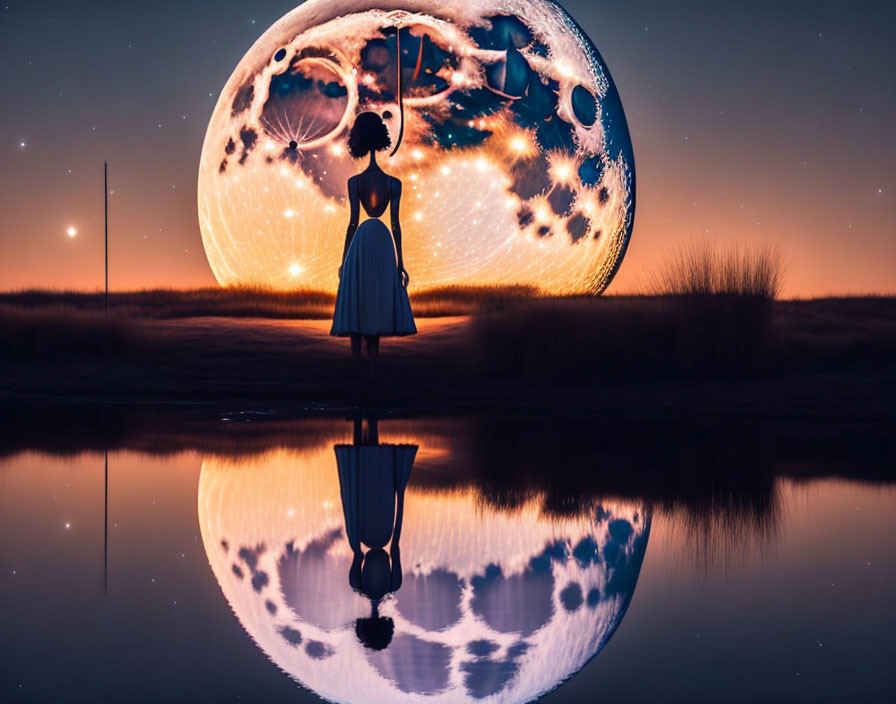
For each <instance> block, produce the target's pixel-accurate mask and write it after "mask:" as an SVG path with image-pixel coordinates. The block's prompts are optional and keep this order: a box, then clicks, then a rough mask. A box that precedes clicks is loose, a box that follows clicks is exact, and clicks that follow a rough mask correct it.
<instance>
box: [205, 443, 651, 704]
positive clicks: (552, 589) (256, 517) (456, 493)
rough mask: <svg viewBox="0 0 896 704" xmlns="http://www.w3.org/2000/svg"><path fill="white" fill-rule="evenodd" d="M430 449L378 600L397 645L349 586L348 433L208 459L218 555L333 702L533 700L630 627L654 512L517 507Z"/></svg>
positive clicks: (256, 617)
mask: <svg viewBox="0 0 896 704" xmlns="http://www.w3.org/2000/svg"><path fill="white" fill-rule="evenodd" d="M411 440H412V439H411ZM398 441H399V442H407V441H408V439H399V440H398ZM427 458H435V459H440V457H439V448H433V447H426V446H425V445H423V444H422V443H421V445H420V447H419V450H418V452H417V465H416V466H415V468H414V469H413V471H412V473H411V479H410V483H409V484H408V488H407V491H406V492H405V497H404V522H403V530H402V533H401V561H402V564H403V574H404V579H403V583H402V584H401V586H400V588H398V589H397V590H396V591H395V592H394V593H393V594H391V595H389V596H387V597H386V599H385V600H384V601H383V602H382V603H380V605H379V607H378V608H379V614H380V615H381V616H382V617H385V618H388V619H391V621H392V622H393V624H394V635H392V637H391V641H390V642H389V643H388V645H387V646H386V647H384V648H383V649H380V650H375V649H371V648H368V647H365V646H364V645H363V644H362V642H361V641H360V640H359V636H358V635H357V634H356V620H357V619H359V618H365V617H367V616H369V615H370V613H371V602H370V601H369V600H368V599H367V598H365V597H364V596H363V595H362V594H361V593H359V592H357V591H355V590H353V589H352V588H351V586H350V585H349V572H350V568H351V565H352V550H351V548H350V547H349V543H348V540H347V538H346V528H345V523H344V518H343V495H342V494H341V493H340V479H339V474H338V470H337V461H336V458H335V456H334V448H333V446H332V445H324V446H317V447H314V448H310V449H307V450H301V451H292V450H278V451H273V452H270V453H268V454H266V455H264V456H260V457H255V458H251V459H246V460H241V461H232V460H224V459H214V458H211V459H207V460H205V461H203V464H202V472H201V475H200V479H199V524H200V528H201V532H202V541H203V544H204V546H205V550H206V553H207V555H208V560H209V563H210V565H211V567H212V570H213V571H214V574H215V577H216V579H217V580H218V583H219V584H220V586H221V589H222V591H223V593H224V595H225V596H226V598H227V601H228V602H229V604H230V606H231V608H232V609H233V612H234V613H235V614H236V617H237V618H238V619H239V620H240V622H241V624H242V625H243V627H244V628H245V629H246V631H247V633H248V634H249V635H250V636H251V637H252V638H253V639H254V641H255V642H256V643H257V644H258V646H259V647H260V648H261V649H262V650H263V651H264V652H265V653H266V654H267V656H268V657H269V658H270V659H271V660H272V661H273V662H274V663H275V664H276V665H277V666H278V667H279V668H281V669H282V670H283V671H284V672H286V673H287V674H288V675H290V676H291V677H292V678H294V679H295V680H296V681H297V682H299V683H301V684H302V685H304V686H306V687H308V688H309V689H311V690H313V691H314V692H316V693H317V694H318V695H320V696H321V697H323V698H325V699H327V700H330V701H335V702H346V703H349V702H359V703H360V702H371V701H375V702H421V701H425V702H432V703H433V704H435V703H438V702H466V701H479V700H482V699H486V698H487V701H489V702H526V701H531V700H532V699H534V698H536V697H538V696H539V695H541V694H544V693H545V692H547V691H550V690H552V689H553V688H555V687H556V686H557V685H558V684H560V683H561V682H562V681H563V680H565V679H566V678H568V677H570V676H571V675H572V674H574V673H575V672H577V671H578V670H579V669H581V668H582V667H583V666H584V665H585V663H587V662H588V661H589V660H590V659H591V658H592V657H594V656H595V655H596V654H597V653H598V652H599V651H600V650H601V648H603V646H604V645H605V644H606V643H607V641H608V640H609V639H610V637H611V636H612V634H613V633H614V631H615V630H616V628H617V626H618V625H619V623H620V622H621V620H622V617H623V615H624V614H625V611H626V609H627V607H628V605H629V603H630V601H631V598H632V594H633V592H634V589H635V585H636V583H637V580H638V575H639V572H640V568H641V562H642V560H643V557H644V552H645V550H646V547H647V541H648V536H649V533H650V513H649V511H647V510H645V508H644V507H643V506H639V505H637V504H633V503H624V502H618V503H602V504H595V505H594V506H592V507H591V508H590V509H588V510H586V511H585V512H584V513H583V514H581V515H575V516H570V517H555V516H548V515H545V514H544V513H543V512H542V510H541V508H540V506H539V505H538V503H537V502H536V501H535V500H533V501H531V502H529V503H527V504H525V505H523V506H522V507H521V508H518V509H516V510H508V511H503V510H499V509H496V508H492V507H489V506H488V505H484V504H483V502H482V500H481V497H480V496H479V495H478V494H477V492H476V490H474V489H471V488H458V489H450V488H449V489H446V488H437V489H434V488H432V487H428V486H426V482H425V475H426V472H427V469H426V462H427ZM415 473H416V476H415Z"/></svg>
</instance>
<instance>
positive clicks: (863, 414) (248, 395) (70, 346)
mask: <svg viewBox="0 0 896 704" xmlns="http://www.w3.org/2000/svg"><path fill="white" fill-rule="evenodd" d="M735 302H736V301H735ZM722 303H723V304H725V301H724V300H723V301H722ZM675 305H676V303H675V301H674V300H673V299H664V298H655V297H654V298H650V297H645V298H619V299H613V298H604V299H591V300H584V299H554V300H544V299H524V300H522V301H519V300H516V299H512V300H511V301H510V303H509V304H505V305H504V307H501V306H500V305H499V306H498V307H492V308H491V309H489V308H486V309H485V310H484V312H483V313H479V314H477V315H474V316H472V317H468V316H460V317H440V318H421V319H420V320H419V321H418V323H419V328H420V334H419V335H417V336H416V337H413V338H410V339H403V338H387V339H384V340H383V342H382V346H381V365H380V369H379V373H378V375H377V378H376V380H374V381H371V380H369V379H365V378H359V377H358V376H357V375H356V373H355V372H354V370H353V366H352V362H351V356H350V352H349V346H348V343H347V341H346V340H344V339H336V338H332V337H330V336H329V334H328V331H329V322H328V321H326V320H294V319H284V320H277V319H270V318H244V317H232V316H230V317H220V316H217V317H188V318H173V319H164V320H160V319H146V318H142V317H139V316H133V315H113V316H110V317H109V318H108V319H106V318H105V317H104V316H102V314H98V313H92V314H89V317H87V318H84V319H79V318H77V315H74V314H69V313H66V312H65V311H60V310H59V309H57V308H54V307H51V308H48V309H41V308H38V309H31V310H28V311H26V312H24V313H22V312H13V313H7V314H5V315H6V317H5V318H4V317H3V316H0V332H3V334H2V335H0V345H2V349H0V362H2V363H0V407H14V406H18V405H29V406H46V407H53V406H59V407H72V406H82V407H87V406H101V407H109V408H155V409H166V408H169V409H180V410H181V411H184V410H188V411H190V412H193V411H196V412H201V413H209V414H216V413H222V412H227V411H231V410H233V409H237V410H243V411H252V410H259V411H268V410H270V411H275V412H277V413H280V414H284V415H296V414H298V415H314V414H340V413H347V412H351V411H352V410H353V409H358V408H362V409H376V410H379V411H390V412H398V413H406V414H411V415H427V414H429V415H433V414H441V415H444V414H448V415H454V414H469V413H488V414H520V415H526V414H529V415H558V416H566V417H576V416H582V415H587V416H589V417H592V418H603V419H617V420H622V419H629V420H637V421H649V420H656V421H675V420H679V419H682V418H687V419H690V420H700V419H702V420H713V419H729V420H737V421H744V420H746V419H764V420H788V421H824V422H838V423H839V422H869V423H886V422H892V421H893V420H894V418H896V413H894V411H896V400H894V399H896V299H893V298H880V299H875V298H866V299H830V300H817V301H782V302H776V303H774V304H773V305H774V308H773V309H772V312H771V322H770V323H769V325H770V331H771V332H770V333H768V334H767V335H765V337H766V338H767V340H765V341H763V342H762V344H761V345H753V343H752V337H747V338H746V340H747V342H748V343H749V345H750V346H752V347H755V349H754V350H751V354H752V355H753V356H754V357H755V359H757V360H759V362H761V366H760V367H757V368H753V367H752V366H751V367H749V368H747V367H744V368H743V369H739V368H737V367H728V368H724V369H721V370H720V369H718V368H714V367H713V366H712V365H711V364H710V363H709V362H711V361H712V360H709V361H708V362H707V360H702V359H699V358H697V362H698V363H699V364H702V365H703V366H699V364H698V366H696V367H693V368H687V367H682V366H680V364H679V363H678V362H676V359H675V355H676V353H677V352H678V351H677V349H676V345H677V343H676V336H680V335H681V334H682V333H681V330H682V329H685V330H687V328H681V327H678V328H676V327H675V326H676V325H677V324H678V323H676V311H680V310H681V309H680V308H676V307H675ZM18 310H20V311H21V309H18ZM720 310H722V312H724V313H727V312H728V309H727V308H721V309H720ZM709 312H710V313H711V314H713V315H715V312H714V311H712V310H710V311H709ZM0 313H2V311H0ZM483 321H485V322H483ZM685 322H686V323H688V322H689V321H685ZM3 324H5V325H6V326H7V327H6V328H5V329H4V328H2V325H3ZM714 330H715V328H712V329H710V331H709V332H707V333H704V332H703V331H698V334H697V336H696V337H695V338H694V339H695V340H697V341H698V342H700V343H701V344H703V343H704V342H705V343H706V344H716V342H717V341H718V339H717V338H716V337H714V335H716V334H720V335H724V334H726V329H725V328H719V330H718V333H717V332H714ZM735 332H736V333H737V334H738V335H741V336H743V333H742V332H740V331H738V330H736V329H735ZM722 351H723V352H726V350H725V349H723V350H722ZM734 351H735V352H737V351H739V350H738V348H734Z"/></svg>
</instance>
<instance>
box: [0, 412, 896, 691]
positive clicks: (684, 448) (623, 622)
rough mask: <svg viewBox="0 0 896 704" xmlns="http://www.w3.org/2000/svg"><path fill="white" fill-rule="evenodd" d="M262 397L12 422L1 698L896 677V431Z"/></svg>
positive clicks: (767, 685) (869, 684)
mask: <svg viewBox="0 0 896 704" xmlns="http://www.w3.org/2000/svg"><path fill="white" fill-rule="evenodd" d="M249 420H250V419H247V418H243V417H240V416H235V417H228V418H222V419H220V420H219V421H217V422H216V423H215V424H213V425H211V426H203V427H202V428H201V429H199V430H196V429H193V428H191V429H190V431H184V430H182V429H180V430H179V429H177V427H176V424H175V425H174V426H170V427H171V428H173V429H171V430H169V431H166V432H162V431H159V432H153V433H145V434H142V435H141V433H139V432H137V433H134V432H129V433H127V434H124V435H123V434H122V433H119V437H117V438H116V440H115V442H111V441H108V443H109V444H111V445H112V446H113V448H114V449H112V450H110V451H109V453H108V511H105V508H104V507H105V505H106V497H107V495H106V473H105V454H104V452H103V449H102V446H103V445H102V443H100V445H97V442H96V441H94V440H87V439H86V438H85V439H82V440H80V441H79V440H78V438H74V439H68V440H65V441H64V442H63V441H61V440H60V439H59V437H57V436H55V435H52V434H51V435H47V437H48V438H49V439H48V440H47V442H46V445H47V447H46V448H44V449H45V450H46V449H51V450H52V452H44V451H35V450H34V448H33V447H31V445H33V444H35V443H34V442H33V441H29V440H22V441H21V442H20V443H18V446H17V444H16V442H15V441H7V442H6V443H5V444H4V447H5V448H6V449H5V451H6V454H5V456H4V457H3V458H2V459H0V624H2V633H3V640H2V645H0V700H2V701H4V702H6V701H73V700H84V701H101V700H110V701H171V700H181V701H199V700H236V699H239V700H246V701H266V702H269V701H317V700H319V699H318V697H323V698H325V699H328V700H332V701H339V702H403V701H408V702H411V701H427V702H440V701H474V700H486V701H490V702H491V701H501V702H523V701H530V700H532V699H534V698H538V697H543V698H544V700H545V701H552V702H576V701H586V700H594V699H597V698H598V697H599V698H600V699H602V700H605V701H617V700H623V699H624V700H626V701H647V700H664V701H672V700H677V701H720V700H729V701H733V700H742V701H753V700H757V699H762V700H766V701H768V700H772V701H793V700H804V701H820V700H829V701H856V700H859V699H864V700H865V701H885V700H891V701H892V700H893V697H894V696H896V684H894V678H893V676H892V666H893V663H894V662H896V657H894V656H896V647H894V640H893V633H894V632H896V603H894V598H893V592H894V588H896V548H894V542H893V533H894V528H896V484H894V483H891V480H892V479H893V478H894V475H892V474H889V475H888V473H889V472H892V467H891V466H890V465H889V459H890V458H891V457H892V452H891V448H890V445H889V441H888V440H887V439H886V438H884V440H880V438H877V439H876V440H873V441H872V440H869V437H868V434H867V433H866V432H865V431H862V430H858V431H855V430H853V431H848V432H839V431H838V432H824V433H819V432H818V431H817V430H814V429H809V430H803V431H793V432H791V431H787V432H778V431H777V430H775V431H772V430H770V429H768V428H750V429H737V430H731V429H719V428H712V429H705V428H701V429H697V430H693V431H684V430H670V429H665V430H657V429H642V430H632V429H631V428H627V429H619V428H603V427H601V426H600V425H599V424H597V423H586V422H583V423H574V424H570V423H565V422H557V423H547V424H545V423H541V422H538V421H527V422H522V423H521V422H516V421H483V420H446V421H438V420H398V419H386V420H380V421H379V422H376V421H374V422H370V421H369V419H363V420H361V419H356V420H355V421H351V420H345V421H344V420H340V419H335V420H332V419H331V420H297V421H275V420H270V419H267V420H266V419H264V418H254V417H253V418H251V421H253V422H254V423H250V422H248V421H249ZM65 432H66V429H64V428H60V429H59V433H60V435H61V434H65ZM875 443H878V444H875ZM880 443H883V444H880ZM37 444H38V446H39V445H40V443H37ZM88 447H89V448H92V449H89V450H88V449H85V448H88ZM98 447H99V448H100V449H97V448H98ZM857 448H859V449H857ZM106 520H107V521H108V522H107V523H106ZM106 530H108V534H107V537H106ZM104 541H105V548H104ZM560 685H562V686H560Z"/></svg>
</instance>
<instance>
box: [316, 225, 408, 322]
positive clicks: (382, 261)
mask: <svg viewBox="0 0 896 704" xmlns="http://www.w3.org/2000/svg"><path fill="white" fill-rule="evenodd" d="M397 263H398V259H397V256H396V253H395V243H394V241H393V240H392V233H391V232H389V228H388V227H386V225H385V224H384V223H383V222H382V221H380V220H377V219H374V218H371V219H369V220H365V221H364V222H362V223H361V225H360V226H359V227H358V229H357V230H356V231H355V236H354V237H353V238H352V242H351V245H349V248H348V252H347V253H346V255H345V261H344V262H343V263H342V278H341V279H340V281H339V291H338V293H337V294H336V311H335V313H334V315H333V327H332V329H331V330H330V334H331V335H334V336H338V337H345V336H347V335H351V334H352V333H360V334H362V335H383V336H387V337H388V336H397V335H414V334H416V333H417V326H416V324H415V323H414V314H413V313H412V312H411V302H410V300H409V299H408V292H407V289H406V288H405V287H404V286H402V285H401V280H400V278H399V276H398V268H397Z"/></svg>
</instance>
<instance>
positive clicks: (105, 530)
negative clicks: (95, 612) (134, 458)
mask: <svg viewBox="0 0 896 704" xmlns="http://www.w3.org/2000/svg"><path fill="white" fill-rule="evenodd" d="M103 520H104V523H103V594H104V595H105V594H108V593H109V450H106V492H105V500H104V502H103Z"/></svg>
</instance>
